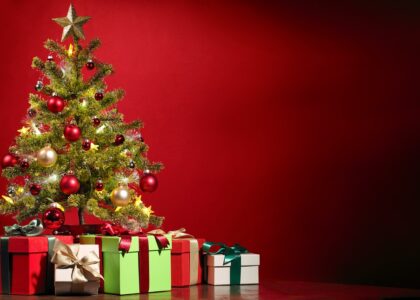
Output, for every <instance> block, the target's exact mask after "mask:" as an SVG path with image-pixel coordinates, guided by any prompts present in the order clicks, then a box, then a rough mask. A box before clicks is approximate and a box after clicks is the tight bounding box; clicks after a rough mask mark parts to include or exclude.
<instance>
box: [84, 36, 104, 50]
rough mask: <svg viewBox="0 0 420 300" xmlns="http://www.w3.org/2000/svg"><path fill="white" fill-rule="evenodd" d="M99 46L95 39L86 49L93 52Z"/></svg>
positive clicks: (98, 41)
mask: <svg viewBox="0 0 420 300" xmlns="http://www.w3.org/2000/svg"><path fill="white" fill-rule="evenodd" d="M100 46H101V41H100V40H99V39H98V38H95V39H93V40H91V41H90V42H89V45H88V46H87V49H88V50H89V52H93V51H95V50H96V49H98V48H99V47H100Z"/></svg>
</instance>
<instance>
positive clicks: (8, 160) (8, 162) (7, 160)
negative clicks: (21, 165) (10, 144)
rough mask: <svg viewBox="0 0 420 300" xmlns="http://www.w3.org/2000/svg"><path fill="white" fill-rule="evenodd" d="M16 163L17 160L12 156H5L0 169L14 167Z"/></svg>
mask: <svg viewBox="0 0 420 300" xmlns="http://www.w3.org/2000/svg"><path fill="white" fill-rule="evenodd" d="M17 163H18V158H17V157H16V156H14V155H13V154H10V153H9V154H6V155H5V156H3V159H2V160H1V166H2V168H9V167H14V166H15V165H16V164H17Z"/></svg>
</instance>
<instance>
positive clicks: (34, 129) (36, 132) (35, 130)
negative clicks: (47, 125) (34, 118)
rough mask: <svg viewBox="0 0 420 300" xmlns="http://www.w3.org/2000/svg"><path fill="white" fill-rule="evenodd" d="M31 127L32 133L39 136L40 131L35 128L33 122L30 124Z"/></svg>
mask: <svg viewBox="0 0 420 300" xmlns="http://www.w3.org/2000/svg"><path fill="white" fill-rule="evenodd" d="M31 127H32V130H33V132H34V133H35V134H36V135H41V131H40V130H39V129H38V127H37V126H36V124H35V123H34V122H31Z"/></svg>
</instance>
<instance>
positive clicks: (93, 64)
mask: <svg viewBox="0 0 420 300" xmlns="http://www.w3.org/2000/svg"><path fill="white" fill-rule="evenodd" d="M86 68H87V69H88V70H93V69H94V68H95V63H94V62H93V60H91V59H89V60H88V61H87V63H86Z"/></svg>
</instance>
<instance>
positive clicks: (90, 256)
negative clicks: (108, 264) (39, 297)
mask: <svg viewBox="0 0 420 300" xmlns="http://www.w3.org/2000/svg"><path fill="white" fill-rule="evenodd" d="M54 252H55V254H54V256H53V258H52V262H53V263H54V264H55V281H54V287H55V294H56V295H69V294H81V295H97V294H98V289H99V282H100V279H101V275H100V273H99V246H98V245H80V244H73V245H67V246H66V245H64V244H62V243H60V242H58V243H56V245H55V247H54Z"/></svg>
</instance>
